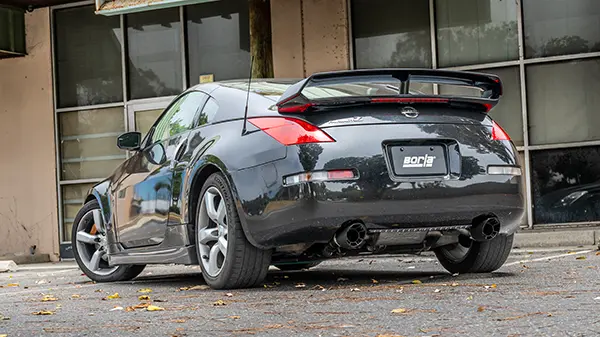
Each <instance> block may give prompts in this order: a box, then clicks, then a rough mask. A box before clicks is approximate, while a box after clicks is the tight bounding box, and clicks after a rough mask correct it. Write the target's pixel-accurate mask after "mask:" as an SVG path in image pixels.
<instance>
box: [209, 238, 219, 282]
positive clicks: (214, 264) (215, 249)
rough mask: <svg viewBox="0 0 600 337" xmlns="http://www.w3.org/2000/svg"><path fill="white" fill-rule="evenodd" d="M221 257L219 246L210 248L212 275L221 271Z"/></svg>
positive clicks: (210, 271)
mask: <svg viewBox="0 0 600 337" xmlns="http://www.w3.org/2000/svg"><path fill="white" fill-rule="evenodd" d="M218 257H219V247H218V246H217V245H214V246H213V247H212V248H211V249H210V254H209V255H208V273H209V274H210V275H215V274H217V272H218V271H219V266H218V265H217V261H218Z"/></svg>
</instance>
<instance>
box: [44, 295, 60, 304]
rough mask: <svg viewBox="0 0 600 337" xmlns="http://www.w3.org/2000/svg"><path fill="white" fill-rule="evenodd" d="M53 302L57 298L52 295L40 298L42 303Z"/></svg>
mask: <svg viewBox="0 0 600 337" xmlns="http://www.w3.org/2000/svg"><path fill="white" fill-rule="evenodd" d="M54 301H58V298H56V297H54V296H52V295H44V297H42V302H54Z"/></svg>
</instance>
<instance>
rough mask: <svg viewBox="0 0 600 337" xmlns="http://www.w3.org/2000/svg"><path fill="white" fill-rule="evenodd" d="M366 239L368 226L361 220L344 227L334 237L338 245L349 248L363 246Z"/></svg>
mask: <svg viewBox="0 0 600 337" xmlns="http://www.w3.org/2000/svg"><path fill="white" fill-rule="evenodd" d="M366 240H367V226H365V224H363V223H360V222H355V223H353V224H351V225H349V226H347V227H344V228H342V230H340V231H339V232H338V233H337V234H336V235H335V237H334V241H335V243H336V244H337V245H338V246H340V247H341V248H344V249H349V250H354V249H359V248H361V247H362V246H363V245H364V244H365V242H366Z"/></svg>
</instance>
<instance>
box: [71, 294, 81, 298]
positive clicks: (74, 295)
mask: <svg viewBox="0 0 600 337" xmlns="http://www.w3.org/2000/svg"><path fill="white" fill-rule="evenodd" d="M80 297H81V295H77V294H73V295H71V298H80Z"/></svg>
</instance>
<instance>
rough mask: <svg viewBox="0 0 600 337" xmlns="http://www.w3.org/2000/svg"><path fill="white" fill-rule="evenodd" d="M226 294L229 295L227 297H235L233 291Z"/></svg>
mask: <svg viewBox="0 0 600 337" xmlns="http://www.w3.org/2000/svg"><path fill="white" fill-rule="evenodd" d="M225 296H227V297H233V294H232V293H227V294H225Z"/></svg>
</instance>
